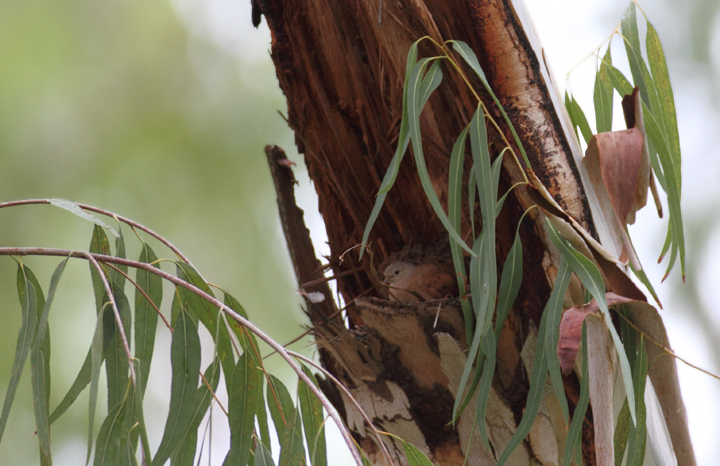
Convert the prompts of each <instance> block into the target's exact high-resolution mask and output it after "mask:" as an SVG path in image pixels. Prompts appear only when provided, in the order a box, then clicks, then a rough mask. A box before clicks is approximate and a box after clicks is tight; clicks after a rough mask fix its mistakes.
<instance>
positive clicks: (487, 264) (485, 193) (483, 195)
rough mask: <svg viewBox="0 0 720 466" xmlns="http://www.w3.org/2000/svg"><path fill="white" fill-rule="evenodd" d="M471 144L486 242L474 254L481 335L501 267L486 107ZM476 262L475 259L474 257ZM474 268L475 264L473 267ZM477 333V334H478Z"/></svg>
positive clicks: (489, 318) (472, 130) (474, 300)
mask: <svg viewBox="0 0 720 466" xmlns="http://www.w3.org/2000/svg"><path fill="white" fill-rule="evenodd" d="M470 148H471V151H472V156H473V161H474V163H475V174H476V175H477V187H478V195H479V198H480V209H481V211H482V220H483V230H482V235H480V238H482V242H481V244H480V251H479V252H478V255H477V258H475V257H473V259H474V262H475V264H476V266H477V267H478V268H477V271H478V274H477V277H476V279H475V280H473V278H472V272H471V278H470V280H471V284H470V289H471V290H472V303H473V309H474V311H475V317H476V318H477V319H478V320H479V321H480V322H481V323H482V327H481V328H482V331H481V333H480V337H481V338H482V336H484V335H485V333H486V332H487V331H488V329H489V328H490V326H491V322H492V314H493V311H494V307H495V296H496V294H497V268H496V260H495V216H496V211H495V207H496V202H497V189H495V186H494V184H495V183H494V179H493V174H492V167H491V165H490V152H489V151H488V141H487V132H486V127H485V117H484V115H483V113H482V108H481V107H480V106H478V107H477V110H476V111H475V115H474V116H473V118H472V121H471V122H470ZM471 262H473V260H471ZM472 269H474V267H472V265H471V270H472ZM476 337H477V335H476Z"/></svg>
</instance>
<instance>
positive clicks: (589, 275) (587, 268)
mask: <svg viewBox="0 0 720 466" xmlns="http://www.w3.org/2000/svg"><path fill="white" fill-rule="evenodd" d="M547 225H548V232H549V233H550V239H551V240H552V242H553V243H554V244H555V246H556V247H557V248H558V249H559V250H560V253H561V254H562V256H563V258H564V259H565V260H566V261H567V263H568V265H569V266H570V268H571V269H572V270H573V272H575V275H577V277H578V278H579V279H580V281H581V282H582V284H583V286H585V288H586V289H587V290H588V291H589V292H590V294H591V295H592V296H593V298H595V301H596V302H597V303H598V306H599V307H600V311H602V314H603V317H604V318H605V324H606V326H607V327H608V330H610V335H611V336H612V339H613V343H614V344H615V349H616V350H617V352H618V359H619V360H620V369H621V372H622V375H623V382H624V383H625V390H626V391H627V394H628V404H629V405H630V412H631V414H632V416H633V422H635V421H636V419H635V396H634V395H633V382H632V374H631V371H630V363H629V361H628V358H627V354H626V353H625V348H624V347H623V344H622V340H620V335H618V333H617V330H615V325H614V324H613V322H612V318H611V317H610V310H609V309H608V305H607V299H606V296H605V282H604V281H603V278H602V275H601V274H600V271H599V270H598V268H597V267H596V266H595V264H594V263H593V262H592V261H591V260H590V259H588V258H587V257H585V256H584V255H582V254H581V253H580V252H578V251H577V250H576V249H575V248H574V247H572V245H570V243H569V242H568V241H567V240H566V239H565V238H563V237H562V236H560V233H558V231H557V230H556V229H555V227H553V226H552V224H551V223H550V222H549V221H548V222H547Z"/></svg>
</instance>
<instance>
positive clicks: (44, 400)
mask: <svg viewBox="0 0 720 466" xmlns="http://www.w3.org/2000/svg"><path fill="white" fill-rule="evenodd" d="M67 261H68V259H67V258H66V259H64V260H63V261H62V262H60V264H59V265H58V266H57V268H56V269H55V272H53V275H52V278H51V279H50V287H49V288H48V296H47V301H45V303H44V306H43V307H42V314H41V315H40V316H39V320H38V325H37V333H36V335H35V341H34V343H33V346H32V349H31V350H30V362H31V366H30V367H31V371H32V390H33V405H34V407H35V423H36V427H37V435H38V440H39V441H40V454H41V455H42V456H43V462H46V463H49V464H51V463H52V456H51V454H50V420H49V416H48V403H49V401H50V400H49V398H50V333H49V328H48V324H47V323H48V316H49V315H50V308H51V306H52V303H53V300H54V298H55V292H56V291H57V286H58V283H59V282H60V277H62V274H63V271H64V270H65V265H66V264H67ZM26 271H28V272H29V269H26ZM33 278H34V276H33ZM33 287H35V288H36V289H40V288H39V284H37V285H35V284H33ZM41 295H42V291H40V293H37V298H40V296H41ZM40 301H41V300H40V299H38V310H39V309H40Z"/></svg>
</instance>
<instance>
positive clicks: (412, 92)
mask: <svg viewBox="0 0 720 466" xmlns="http://www.w3.org/2000/svg"><path fill="white" fill-rule="evenodd" d="M430 60H433V58H423V59H422V60H420V61H419V62H417V64H416V65H415V66H414V67H413V69H412V72H411V73H410V80H409V81H408V89H407V91H408V118H409V120H410V140H411V141H412V145H413V153H414V155H415V166H416V167H417V172H418V176H419V177H420V183H421V184H422V187H423V190H424V191H425V196H426V197H427V198H428V201H430V205H431V206H432V208H433V210H434V211H435V215H437V217H438V219H439V220H440V222H441V223H442V224H443V227H445V229H446V230H447V232H448V234H449V235H450V237H451V238H452V239H453V240H454V241H457V243H458V244H459V245H460V246H461V247H462V248H463V249H465V250H466V251H468V252H469V253H470V254H473V252H472V250H471V249H470V248H469V247H468V245H467V244H465V241H463V239H462V237H461V236H460V234H459V233H458V232H457V231H456V230H455V228H454V227H453V225H452V223H451V222H450V219H449V218H448V216H447V214H446V213H445V210H444V209H443V206H442V203H441V202H440V199H439V198H438V195H437V193H436V192H435V187H434V186H433V182H432V180H431V179H430V174H429V173H428V170H427V166H426V165H425V155H424V154H423V148H422V135H421V133H420V113H421V112H422V108H423V106H424V104H425V102H424V101H423V100H422V97H423V96H424V94H425V92H426V91H424V89H423V84H424V82H423V74H424V72H425V68H426V67H427V65H428V63H429V62H430ZM438 70H439V68H438ZM428 79H433V82H434V80H435V78H434V77H432V78H428Z"/></svg>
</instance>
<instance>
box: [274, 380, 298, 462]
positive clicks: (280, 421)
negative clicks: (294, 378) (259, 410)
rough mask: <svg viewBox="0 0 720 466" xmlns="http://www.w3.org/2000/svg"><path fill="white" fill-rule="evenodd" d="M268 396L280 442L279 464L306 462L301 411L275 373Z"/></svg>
mask: <svg viewBox="0 0 720 466" xmlns="http://www.w3.org/2000/svg"><path fill="white" fill-rule="evenodd" d="M267 397H268V405H269V407H270V414H271V416H272V419H273V423H274V424H275V429H276V430H277V432H278V441H279V443H280V460H279V461H278V466H290V465H296V464H305V449H304V447H303V441H302V422H301V420H300V411H299V410H297V409H295V405H294V404H293V401H292V398H291V397H290V392H288V390H287V388H285V385H283V383H282V382H280V380H279V379H278V378H277V377H275V376H273V375H270V378H269V381H268V389H267Z"/></svg>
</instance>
